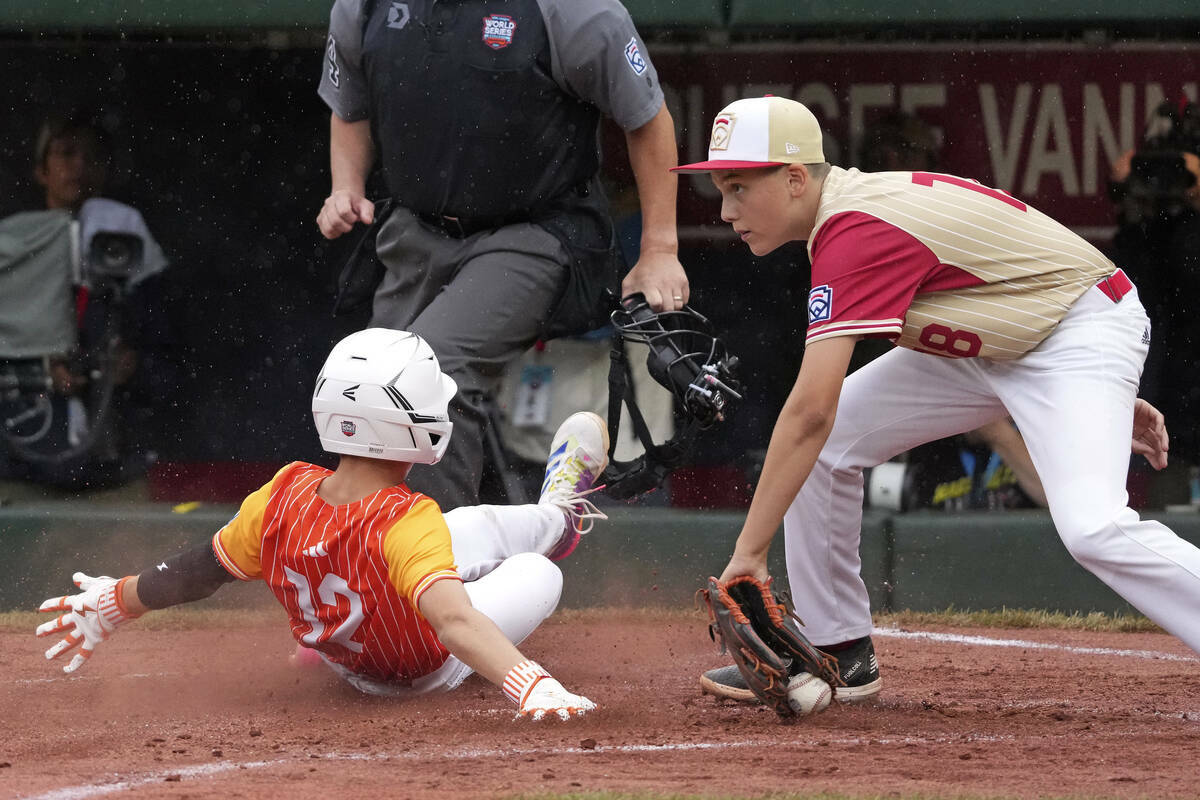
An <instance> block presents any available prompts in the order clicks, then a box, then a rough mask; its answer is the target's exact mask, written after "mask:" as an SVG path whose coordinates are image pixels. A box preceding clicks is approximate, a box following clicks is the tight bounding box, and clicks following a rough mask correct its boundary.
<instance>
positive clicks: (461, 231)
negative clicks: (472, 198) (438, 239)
mask: <svg viewBox="0 0 1200 800" xmlns="http://www.w3.org/2000/svg"><path fill="white" fill-rule="evenodd" d="M417 219H419V220H421V222H423V223H425V224H426V225H428V226H429V227H431V228H437V229H438V230H439V231H441V232H442V233H444V234H446V235H447V236H449V237H450V238H452V239H465V238H467V237H468V236H471V235H473V234H476V233H479V232H480V231H494V230H496V229H497V228H503V227H504V226H506V225H516V224H517V223H519V222H528V221H529V214H528V213H525V212H518V213H514V214H501V215H496V216H490V217H449V216H446V215H445V214H425V213H422V212H417Z"/></svg>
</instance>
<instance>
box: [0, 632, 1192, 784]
mask: <svg viewBox="0 0 1200 800" xmlns="http://www.w3.org/2000/svg"><path fill="white" fill-rule="evenodd" d="M138 624H140V623H138ZM136 625H137V624H135V625H134V626H131V627H130V628H128V629H126V630H123V631H122V632H121V633H120V634H119V635H118V636H117V637H116V638H115V639H114V640H112V641H110V642H108V643H106V644H105V645H104V646H103V648H102V649H101V650H99V651H98V652H97V655H96V657H95V658H94V659H93V660H92V662H91V663H90V664H88V665H87V666H86V667H85V668H84V670H82V671H81V673H80V674H79V675H77V676H75V677H72V678H67V677H64V676H62V674H61V673H59V672H58V671H57V667H54V666H53V665H51V664H49V663H47V662H46V661H45V660H44V659H43V658H42V650H44V649H45V647H46V644H45V643H44V642H42V641H39V640H37V639H35V637H34V636H33V635H32V631H30V633H29V634H24V633H17V632H11V631H10V632H5V633H2V634H0V704H2V707H3V709H4V717H5V724H4V728H5V735H4V737H3V738H2V739H0V797H6V798H7V797H21V798H40V799H42V800H75V799H77V798H87V797H101V796H105V795H109V794H119V796H120V797H123V798H159V797H169V798H184V797H186V798H192V800H201V799H204V798H222V799H224V798H267V797H283V796H291V797H296V796H322V797H334V798H336V797H348V796H356V797H372V796H374V797H388V798H392V797H396V798H417V799H418V800H423V799H425V798H429V799H430V800H432V799H433V798H437V799H438V800H444V799H445V798H459V797H461V798H480V797H507V796H512V795H523V794H531V793H540V792H547V793H554V794H569V793H576V792H591V791H600V790H620V791H626V792H645V793H647V794H654V793H681V794H687V793H695V794H725V795H728V796H735V797H738V796H754V795H761V794H766V793H768V792H819V791H828V792H837V793H841V794H847V795H860V794H861V795H872V796H873V795H883V796H888V795H892V796H899V797H904V796H909V795H921V796H924V797H951V796H953V797H960V796H961V797H992V798H994V797H1044V796H1056V797H1057V796H1066V795H1070V796H1086V797H1089V798H1108V797H1112V798H1146V797H1153V798H1195V797H1197V796H1200V786H1198V785H1197V775H1198V772H1197V764H1200V662H1198V661H1197V660H1196V659H1195V657H1194V654H1192V653H1191V652H1190V651H1189V650H1187V648H1185V647H1184V646H1183V645H1182V644H1180V643H1179V642H1178V641H1177V640H1175V639H1173V638H1171V637H1168V636H1166V635H1163V634H1094V633H1083V632H1075V631H1003V630H959V629H956V630H944V631H937V630H922V631H902V630H883V631H880V633H879V635H878V636H877V638H876V647H877V650H878V653H879V658H880V664H881V668H882V670H883V676H884V682H885V686H884V694H883V699H882V700H881V701H880V702H878V703H876V704H873V705H870V706H866V707H836V706H835V707H833V708H831V709H829V710H828V711H826V712H825V713H823V714H820V715H817V716H814V717H811V718H808V719H805V720H803V721H801V722H799V723H796V724H781V723H780V722H778V721H777V720H776V718H775V716H774V714H772V713H769V712H767V711H765V710H763V709H761V708H758V707H752V706H747V705H736V704H729V703H725V704H722V703H718V702H716V701H714V700H713V699H712V698H709V697H702V696H700V695H699V694H698V692H697V684H696V676H697V674H698V672H699V671H700V670H702V669H704V668H707V667H709V666H713V665H716V664H718V663H720V658H719V657H718V656H717V655H716V653H715V650H714V648H713V646H712V645H711V644H710V643H709V641H708V639H707V636H706V635H705V631H704V627H705V622H704V620H703V619H702V618H701V617H700V616H699V614H697V615H696V616H694V617H692V616H687V617H684V616H673V617H662V616H660V617H658V618H649V617H646V616H643V615H638V614H635V613H628V612H609V613H600V612H583V613H575V614H573V615H571V616H569V617H567V618H566V620H565V621H564V620H563V619H558V618H556V619H554V620H551V622H549V623H548V624H547V625H545V626H544V627H543V628H542V629H541V630H539V631H538V632H537V633H535V634H534V636H533V637H532V638H531V639H530V640H529V641H528V642H526V644H525V647H524V650H525V652H526V653H527V654H529V655H530V656H531V657H533V658H536V659H538V660H540V661H541V662H542V663H543V664H545V665H546V666H547V667H548V668H549V669H550V670H551V671H552V672H554V673H555V674H556V675H557V676H559V677H561V678H562V679H563V681H564V683H566V684H567V685H568V686H569V687H572V688H577V689H578V690H580V691H582V692H584V693H585V694H587V695H588V696H590V697H591V698H592V699H594V700H596V701H597V702H598V703H599V704H600V706H601V709H600V711H598V712H597V713H595V714H594V715H592V716H589V717H587V718H584V719H581V720H574V721H572V722H570V723H562V722H559V721H557V720H556V721H552V722H550V721H547V722H543V723H540V724H533V723H529V722H520V723H517V722H514V721H513V720H512V707H511V705H510V704H509V703H508V701H507V700H506V699H504V697H503V696H502V695H501V694H500V692H499V691H498V690H496V689H495V688H494V687H492V686H490V685H489V684H487V683H486V682H484V681H482V680H480V679H479V678H475V677H473V678H471V679H470V680H468V682H467V683H466V684H465V685H464V686H463V687H462V689H460V690H459V691H457V692H454V693H451V694H446V695H439V696H436V697H427V698H422V699H419V700H413V701H407V702H400V701H395V700H388V699H379V698H368V697H363V696H360V695H358V694H356V693H355V692H354V691H353V690H351V689H349V688H346V687H344V686H343V685H341V684H340V683H338V682H337V681H336V680H335V679H333V678H332V677H330V676H328V675H327V674H326V671H325V670H324V669H318V670H306V671H300V670H296V669H294V668H292V667H291V666H290V665H289V664H288V662H287V655H288V653H289V652H291V649H292V645H291V640H290V638H289V636H288V632H287V629H286V626H284V625H283V624H282V622H281V620H280V619H276V617H275V616H273V615H269V614H263V615H262V617H261V618H256V621H255V622H254V623H252V624H250V625H246V626H240V627H238V628H236V629H232V630H228V631H222V630H212V629H195V630H184V631H178V630H174V631H173V630H137V629H136Z"/></svg>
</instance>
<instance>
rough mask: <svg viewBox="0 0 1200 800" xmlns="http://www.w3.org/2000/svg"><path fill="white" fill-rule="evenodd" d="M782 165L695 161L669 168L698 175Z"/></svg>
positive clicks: (773, 163)
mask: <svg viewBox="0 0 1200 800" xmlns="http://www.w3.org/2000/svg"><path fill="white" fill-rule="evenodd" d="M784 163H785V162H783V161H697V162H696V163H695V164H684V165H682V166H679V167H671V172H683V173H698V172H715V171H717V170H729V169H762V168H763V167H781V166H783V165H784Z"/></svg>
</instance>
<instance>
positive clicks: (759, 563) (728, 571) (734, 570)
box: [720, 553, 770, 583]
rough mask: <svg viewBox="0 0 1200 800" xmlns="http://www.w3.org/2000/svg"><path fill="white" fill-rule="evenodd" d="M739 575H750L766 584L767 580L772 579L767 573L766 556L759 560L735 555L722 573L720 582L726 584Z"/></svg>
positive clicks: (753, 557)
mask: <svg viewBox="0 0 1200 800" xmlns="http://www.w3.org/2000/svg"><path fill="white" fill-rule="evenodd" d="M739 575H749V576H750V577H751V578H754V579H755V580H758V581H760V582H763V583H765V582H766V580H767V578H769V577H770V575H769V574H768V573H767V559H766V556H765V555H764V556H763V557H762V558H758V557H755V556H747V555H741V554H739V553H734V554H733V558H731V559H729V565H728V566H727V567H725V571H724V572H722V573H721V577H720V581H721V583H725V582H726V581H729V580H732V579H733V578H736V577H738V576H739Z"/></svg>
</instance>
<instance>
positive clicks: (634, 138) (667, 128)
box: [625, 103, 679, 253]
mask: <svg viewBox="0 0 1200 800" xmlns="http://www.w3.org/2000/svg"><path fill="white" fill-rule="evenodd" d="M625 140H626V143H627V145H628V148H629V165H630V167H632V169H633V178H634V181H635V182H636V183H637V189H638V200H639V202H640V203H641V209H642V242H641V251H642V252H643V253H646V252H652V251H658V252H669V253H676V252H678V250H679V238H678V234H677V232H676V229H675V200H676V196H677V194H678V191H679V179H678V178H677V177H676V176H675V173H673V172H671V171H670V168H671V167H674V166H677V165H678V164H679V151H678V148H677V146H676V143H675V124H674V122H672V121H671V113H670V112H669V111H667V106H666V104H665V103H664V104H663V106H662V108H660V109H659V110H658V113H657V114H656V115H655V116H654V118H653V119H651V120H650V121H649V122H647V123H646V124H645V125H643V126H642V127H640V128H638V129H636V130H633V131H630V132H628V133H627V134H626V135H625Z"/></svg>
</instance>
